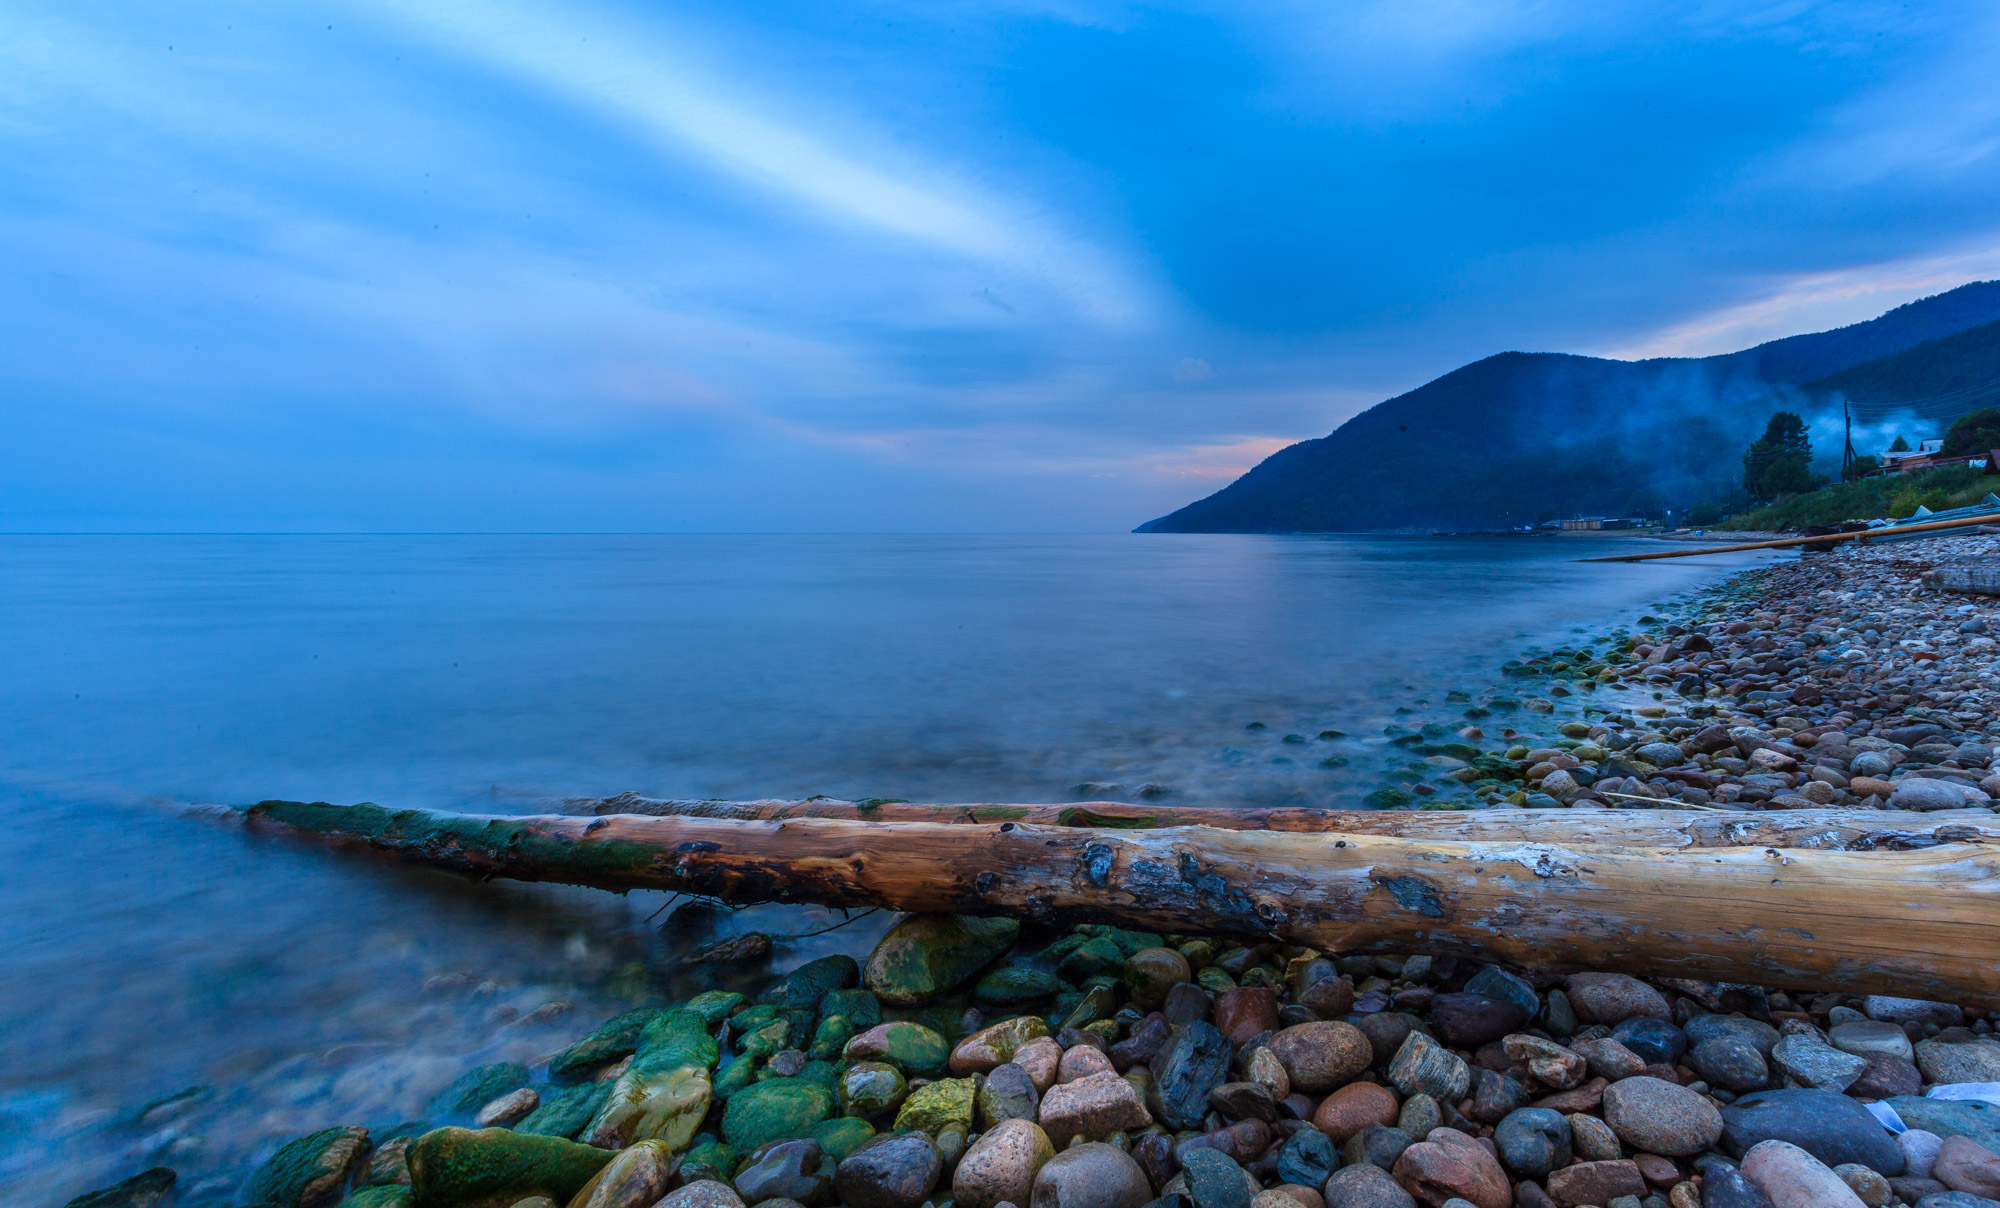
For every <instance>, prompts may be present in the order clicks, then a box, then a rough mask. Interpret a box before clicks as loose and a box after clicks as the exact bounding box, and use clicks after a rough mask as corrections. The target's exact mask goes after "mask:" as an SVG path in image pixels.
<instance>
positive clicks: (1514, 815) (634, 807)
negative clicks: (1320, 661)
mask: <svg viewBox="0 0 2000 1208" xmlns="http://www.w3.org/2000/svg"><path fill="white" fill-rule="evenodd" d="M563 805H564V807H565V812H567V813H574V814H588V815H591V816H595V817H602V816H606V815H612V814H644V815H648V816H650V817H655V818H719V819H729V820H732V821H738V822H771V821H782V820H785V819H791V818H822V819H828V820H833V821H846V822H937V823H944V824H947V825H954V826H981V825H993V824H997V823H1001V822H1016V823H1027V824H1030V825H1035V826H1065V827H1083V828H1093V829H1100V830H1154V829H1159V828H1162V827H1169V826H1207V827H1214V828H1216V829H1218V830H1264V831H1281V832H1286V833H1291V834H1316V835H1317V834H1333V833H1340V834H1354V835H1389V836H1400V837H1402V838H1408V839H1424V838H1430V839H1458V840H1465V841H1472V842H1477V841H1484V842H1495V843H1510V842H1530V841H1538V840H1546V839H1548V838H1549V837H1550V836H1552V835H1560V836H1561V837H1562V840H1563V842H1565V843H1568V844H1572V845H1574V844H1579V843H1581V844H1589V845H1595V846H1610V847H1762V846H1769V847H1815V848H1838V849H1840V850H1845V851H1871V850H1875V849H1888V850H1897V851H1901V850H1909V849H1911V848H1918V847H1935V846H1936V845H1938V844H1939V843H1953V842H1991V841H1994V840H2000V816H1996V815H1995V814H1994V813H1993V811H1991V810H1984V809H1968V810H1948V811H1939V812H1936V813H1928V814H1920V813H1912V812H1908V811H1901V810H1893V811H1892V810H1855V809H1845V810H1843V809H1831V808H1829V809H1812V810H1774V811H1768V812H1765V813H1750V812H1738V811H1735V810H1714V809H1710V810H1692V809H1683V808H1678V803H1669V802H1664V801H1663V802H1661V803H1659V806H1658V807H1656V808H1652V809H1645V808H1639V809H1601V810H1586V809H1559V810H1519V809H1494V810H1472V811H1458V810H1326V809H1313V808H1309V807H1282V808H1271V809H1263V808H1248V809H1225V808H1220V807H1216V806H1187V805H1182V806H1169V805H1132V804H1128V803H1126V802H1122V801H1073V802H1068V803H1064V804H1058V805H1044V804H1033V805H1023V804H1004V803H966V804H958V805H926V804H921V803H917V802H910V801H887V802H879V803H875V802H858V801H840V800H836V799H834V798H831V797H813V798H809V799H806V800H803V801H785V800H777V799H771V800H763V801H711V800H673V799H667V798H659V797H641V796H639V795H638V794H637V793H621V794H619V795H618V796H616V797H588V798H582V797H580V798H573V799H571V800H569V801H566V802H564V803H563ZM1670 806H1671V807H1672V808H1669V807H1670Z"/></svg>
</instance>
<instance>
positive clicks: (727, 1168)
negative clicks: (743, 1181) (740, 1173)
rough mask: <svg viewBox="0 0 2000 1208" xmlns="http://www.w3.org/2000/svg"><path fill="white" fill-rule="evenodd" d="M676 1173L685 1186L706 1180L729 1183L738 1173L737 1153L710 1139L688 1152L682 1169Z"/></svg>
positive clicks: (683, 1160)
mask: <svg viewBox="0 0 2000 1208" xmlns="http://www.w3.org/2000/svg"><path fill="white" fill-rule="evenodd" d="M674 1173H675V1176H676V1177H677V1178H678V1179H679V1180H680V1182H681V1184H682V1185H683V1186H685V1185H686V1184H688V1183H699V1182H701V1181H702V1180H704V1179H707V1180H711V1181H713V1182H717V1183H727V1182H728V1181H729V1180H730V1177H731V1176H732V1175H734V1174H735V1173H736V1151H735V1150H733V1149H731V1148H730V1147H729V1146H727V1145H724V1144H723V1143H722V1142H720V1141H718V1140H716V1139H715V1138H714V1137H709V1138H708V1139H707V1140H705V1141H701V1142H699V1143H698V1144H696V1145H695V1146H694V1148H692V1149H690V1150H688V1151H687V1156H686V1157H684V1158H682V1159H681V1164H680V1168H679V1169H678V1170H676V1171H675V1172H674Z"/></svg>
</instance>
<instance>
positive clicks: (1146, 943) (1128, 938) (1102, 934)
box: [1077, 923, 1165, 957]
mask: <svg viewBox="0 0 2000 1208" xmlns="http://www.w3.org/2000/svg"><path fill="white" fill-rule="evenodd" d="M1077 931H1079V932H1081V933H1082V934H1084V935H1087V936H1090V937H1092V938H1094V939H1107V940H1110V941H1111V942H1112V943H1114V944H1116V945H1118V950H1119V951H1120V952H1122V953H1124V954H1125V955H1126V956H1128V957H1129V956H1132V955H1134V954H1135V953H1139V952H1144V951H1145V950H1146V949H1148V948H1157V947H1159V946H1160V945H1161V944H1162V943H1164V942H1165V937H1164V936H1159V935H1155V934H1153V933H1152V932H1150V931H1127V930H1125V929H1124V928H1123V927H1113V926H1111V925H1110V924H1109V923H1081V924H1079V925H1078V926H1077Z"/></svg>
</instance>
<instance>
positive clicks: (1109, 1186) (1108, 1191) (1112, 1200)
mask: <svg viewBox="0 0 2000 1208" xmlns="http://www.w3.org/2000/svg"><path fill="white" fill-rule="evenodd" d="M1152 1198H1153V1188H1152V1184H1150V1183H1148V1182H1147V1181H1146V1172H1145V1171H1143V1170H1141V1169H1139V1164H1138V1163H1137V1162H1135V1161H1133V1160H1132V1158H1131V1156H1130V1155H1129V1154H1127V1153H1126V1152H1125V1151H1124V1150H1122V1149H1118V1148H1116V1147H1114V1146H1111V1145H1106V1144H1104V1143H1103V1142H1101V1141H1087V1142H1085V1143H1084V1144H1082V1145H1073V1146H1071V1147H1070V1148H1068V1149H1065V1150H1063V1151H1062V1152H1061V1153H1059V1154H1057V1155H1056V1156H1055V1157H1053V1158H1050V1159H1049V1160H1048V1162H1047V1163H1046V1164H1045V1165H1043V1167H1042V1169H1041V1171H1040V1172H1039V1173H1038V1174H1036V1175H1035V1186H1034V1190H1033V1191H1032V1192H1031V1193H1030V1198H1029V1203H1028V1205H1027V1208H1145V1205H1146V1204H1147V1203H1149V1202H1150V1201H1151V1200H1152Z"/></svg>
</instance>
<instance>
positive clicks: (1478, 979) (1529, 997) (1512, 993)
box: [1465, 965, 1542, 1019]
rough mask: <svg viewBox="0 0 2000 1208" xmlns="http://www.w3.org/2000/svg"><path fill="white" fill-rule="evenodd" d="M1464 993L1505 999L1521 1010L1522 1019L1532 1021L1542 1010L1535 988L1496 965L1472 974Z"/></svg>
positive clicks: (1539, 997)
mask: <svg viewBox="0 0 2000 1208" xmlns="http://www.w3.org/2000/svg"><path fill="white" fill-rule="evenodd" d="M1465 992H1466V993H1468V994H1484V995H1485V996H1486V997H1488V998H1503V999H1506V1000H1507V1001H1508V1002H1511V1003H1513V1004H1514V1005H1515V1006H1517V1007H1519V1008H1521V1017H1522V1018H1523V1019H1533V1018H1534V1017H1535V1015H1536V1013H1537V1012H1539V1011H1540V1010H1541V1009H1542V1000H1541V996H1540V995H1538V994H1536V993H1535V988H1534V987H1533V986H1531V985H1529V984H1528V983H1527V982H1525V981H1522V980H1521V979H1520V978H1518V977H1515V976H1514V975H1513V974H1512V973H1509V972H1507V971H1506V970H1505V969H1502V968H1501V967H1500V966H1498V965H1488V966H1486V967H1485V968H1484V969H1481V970H1480V971H1479V972H1477V973H1475V974H1473V975H1472V977H1471V978H1470V979H1469V980H1467V981H1466V983H1465Z"/></svg>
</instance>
